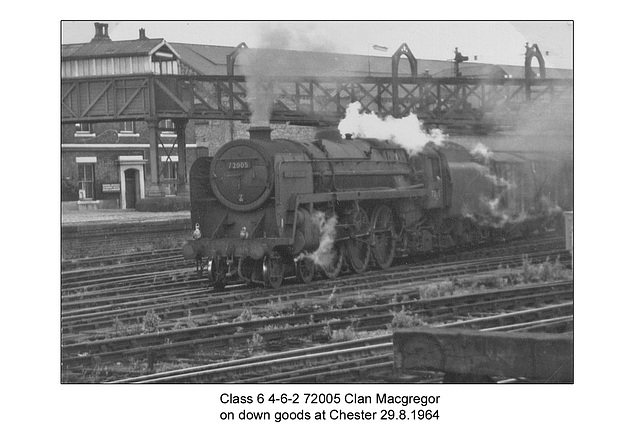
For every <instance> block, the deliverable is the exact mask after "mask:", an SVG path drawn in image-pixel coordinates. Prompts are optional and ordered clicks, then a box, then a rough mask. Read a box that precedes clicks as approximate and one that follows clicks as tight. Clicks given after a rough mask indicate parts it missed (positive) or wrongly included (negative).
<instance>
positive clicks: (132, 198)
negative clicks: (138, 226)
mask: <svg viewBox="0 0 640 436" xmlns="http://www.w3.org/2000/svg"><path fill="white" fill-rule="evenodd" d="M137 173H138V170H135V169H133V168H129V169H128V170H125V172H124V186H125V189H124V190H125V194H124V195H125V200H126V201H125V203H126V204H125V205H124V207H125V208H126V209H135V208H136V201H138V183H137V180H136V179H137V178H138V174H137Z"/></svg>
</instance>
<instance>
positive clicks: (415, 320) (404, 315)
mask: <svg viewBox="0 0 640 436" xmlns="http://www.w3.org/2000/svg"><path fill="white" fill-rule="evenodd" d="M391 314H392V315H393V319H392V320H391V323H390V324H389V326H388V327H389V328H390V329H392V330H393V329H402V328H407V327H418V326H421V325H424V322H423V321H422V320H421V319H420V317H419V316H418V315H415V314H412V313H411V312H409V311H408V310H406V309H405V308H404V307H402V310H400V311H399V312H391Z"/></svg>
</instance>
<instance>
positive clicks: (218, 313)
mask: <svg viewBox="0 0 640 436" xmlns="http://www.w3.org/2000/svg"><path fill="white" fill-rule="evenodd" d="M562 255H564V256H565V261H568V259H567V258H566V253H564V252H562V251H552V252H543V253H539V254H537V255H532V256H531V260H532V261H537V262H541V261H544V260H545V259H546V258H547V257H549V256H562ZM522 262H523V259H522V257H521V256H503V257H499V258H492V259H484V260H476V261H472V262H453V263H448V264H441V265H426V266H425V265H422V266H410V267H403V268H398V269H397V270H393V271H390V270H387V271H385V272H384V274H372V275H370V276H369V277H364V276H358V277H351V278H348V279H342V280H341V281H340V283H339V284H336V283H333V284H332V283H331V282H330V283H327V284H326V285H325V286H324V287H319V286H317V285H316V286H301V287H298V288H297V289H292V290H279V291H277V293H275V292H276V291H273V290H254V291H252V292H250V293H248V294H240V295H235V296H234V298H233V299H229V298H225V297H220V296H215V295H211V294H210V293H209V292H207V291H206V289H198V290H185V291H181V290H180V291H176V292H174V293H169V294H168V293H165V292H163V293H160V294H159V295H149V296H148V297H147V298H144V299H138V300H136V301H130V302H123V303H122V304H114V302H113V301H111V302H110V303H109V304H105V305H102V306H98V307H92V308H90V309H80V310H75V311H64V303H63V314H62V331H63V334H64V335H65V337H64V338H63V344H65V343H70V342H72V341H78V340H83V339H84V340H86V339H87V337H86V336H83V335H82V334H80V333H82V332H93V334H92V335H91V336H92V338H93V339H97V338H99V337H100V330H103V331H102V337H105V336H108V335H111V334H113V332H112V331H110V327H112V326H113V325H114V320H115V318H116V317H118V322H119V323H123V324H135V323H139V321H140V319H141V317H143V316H145V314H146V313H147V312H148V311H149V310H154V311H155V313H158V314H160V315H162V323H161V325H159V328H160V329H167V328H171V327H172V326H173V325H175V323H176V322H177V321H179V320H180V319H181V318H185V317H186V318H187V319H188V321H189V322H191V323H195V324H198V325H201V324H206V323H211V320H212V319H213V318H212V317H214V316H215V319H216V322H217V323H222V322H232V321H233V319H235V318H237V317H239V316H241V315H242V312H243V311H246V308H247V307H260V306H262V307H266V311H267V312H268V311H269V310H272V311H273V307H274V306H275V304H276V303H275V302H277V305H278V308H279V310H280V314H283V313H285V314H286V313H288V312H293V311H300V310H301V309H300V307H296V304H298V303H297V302H300V304H305V305H307V306H309V305H311V306H313V305H316V306H318V305H326V304H328V300H329V299H331V298H334V299H335V300H336V301H337V300H338V299H340V300H358V299H360V300H364V299H365V298H366V299H373V298H375V297H379V298H380V299H381V300H382V301H383V300H384V299H389V298H392V297H393V294H394V293H402V294H403V295H405V298H416V297H415V295H414V296H411V297H407V295H406V294H407V286H411V285H412V284H415V283H423V282H425V281H429V280H437V279H442V278H446V277H449V276H455V277H457V278H458V279H459V280H460V279H464V278H465V277H467V278H470V277H471V276H474V275H477V274H479V273H482V272H489V271H494V270H496V269H497V268H499V267H503V268H505V267H508V268H516V267H518V266H519V265H521V264H522ZM358 279H360V280H358ZM338 289H339V290H338ZM365 291H366V296H365V294H363V293H364V292H365ZM414 294H417V292H416V293H414ZM356 303H357V301H356ZM300 304H298V306H300ZM256 315H261V316H262V315H264V316H268V315H269V314H268V313H262V314H260V313H256ZM78 334H80V336H76V335H78Z"/></svg>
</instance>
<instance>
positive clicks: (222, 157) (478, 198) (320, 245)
mask: <svg viewBox="0 0 640 436" xmlns="http://www.w3.org/2000/svg"><path fill="white" fill-rule="evenodd" d="M448 157H449V158H450V159H451V163H449V161H448ZM489 171H490V170H489V168H488V167H487V166H486V165H482V164H481V163H478V162H476V161H475V160H474V159H473V157H472V156H471V155H470V154H469V153H468V152H466V151H465V150H463V149H461V148H456V147H435V146H431V145H429V144H426V145H425V147H424V148H423V150H422V151H421V152H420V153H417V154H415V155H409V154H408V152H407V151H405V150H404V149H403V148H402V147H401V146H399V145H398V144H395V143H393V142H391V141H386V140H378V139H369V138H363V139H352V138H350V137H347V138H346V139H343V138H342V137H341V135H340V133H339V132H338V131H337V130H335V131H327V132H321V133H319V134H318V135H317V137H316V138H315V139H314V140H312V141H292V140H286V139H271V137H270V129H269V128H268V127H262V128H257V127H253V128H251V129H250V139H238V140H234V141H231V142H229V143H227V144H225V145H223V146H222V147H221V148H220V149H219V150H218V151H217V152H216V153H215V155H214V156H213V157H204V158H199V159H197V160H196V161H195V162H194V164H193V166H192V167H191V171H190V188H191V220H192V224H193V226H194V229H196V230H195V231H194V239H193V240H191V241H189V242H188V243H186V244H185V245H184V247H183V254H184V257H185V258H186V259H191V260H195V262H196V265H197V268H198V271H199V272H200V273H205V272H206V274H207V275H208V277H209V278H210V279H211V281H212V283H213V285H214V287H216V288H222V287H224V286H225V285H226V284H227V283H228V282H230V281H237V280H241V281H246V282H257V283H263V284H264V285H266V286H270V287H278V286H280V284H281V283H282V280H283V278H284V277H285V275H288V274H289V275H292V274H295V275H296V276H297V277H298V278H299V279H300V280H301V281H302V282H309V281H311V280H312V279H313V278H314V276H315V275H316V271H317V269H319V270H320V271H321V272H322V273H323V274H324V275H325V276H326V277H336V276H337V275H338V274H340V272H341V271H343V270H344V269H345V268H347V267H348V268H350V269H351V270H353V271H355V272H356V273H362V272H364V271H366V270H367V269H368V268H369V267H371V266H376V267H379V268H383V269H384V268H388V267H389V266H390V265H391V264H392V262H393V260H394V259H395V258H396V257H402V256H408V255H409V254H411V253H414V252H422V253H424V252H429V251H434V250H442V249H447V248H451V247H455V246H457V245H466V244H471V243H477V242H480V241H481V240H483V239H485V238H487V237H490V236H491V235H490V233H491V232H490V231H489V230H488V229H494V230H495V228H497V225H496V219H495V218H493V219H489V218H487V217H490V216H491V214H492V213H494V211H492V210H489V211H487V210H485V209H487V207H489V208H490V206H487V205H486V204H484V203H486V201H485V198H486V199H491V198H493V197H495V196H496V195H498V196H499V195H501V193H500V192H497V191H500V190H504V186H502V187H501V186H499V185H496V184H495V183H493V179H492V177H489V176H490V174H489ZM494 178H495V177H494ZM502 195H503V196H504V195H506V194H504V193H502ZM503 203H504V202H503ZM500 206H501V210H502V212H501V213H508V211H509V209H508V207H509V204H508V202H507V203H505V204H501V205H500ZM505 206H506V207H505ZM512 212H513V211H512ZM512 214H513V213H512ZM483 220H484V222H483ZM501 227H503V228H504V227H505V226H503V225H502V226H501Z"/></svg>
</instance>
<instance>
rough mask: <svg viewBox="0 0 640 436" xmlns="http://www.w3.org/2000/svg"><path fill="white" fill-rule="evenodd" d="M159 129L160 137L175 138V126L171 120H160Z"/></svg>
mask: <svg viewBox="0 0 640 436" xmlns="http://www.w3.org/2000/svg"><path fill="white" fill-rule="evenodd" d="M158 127H159V128H160V136H176V132H175V127H176V126H175V125H174V124H173V121H171V120H162V121H160V124H159V125H158Z"/></svg>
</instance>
